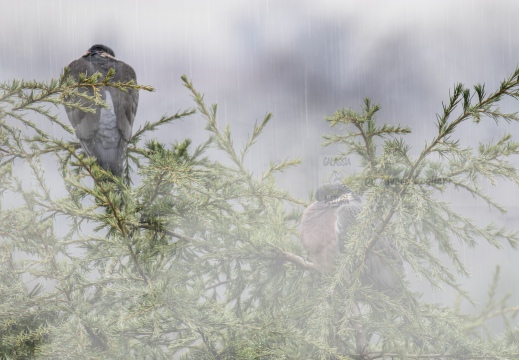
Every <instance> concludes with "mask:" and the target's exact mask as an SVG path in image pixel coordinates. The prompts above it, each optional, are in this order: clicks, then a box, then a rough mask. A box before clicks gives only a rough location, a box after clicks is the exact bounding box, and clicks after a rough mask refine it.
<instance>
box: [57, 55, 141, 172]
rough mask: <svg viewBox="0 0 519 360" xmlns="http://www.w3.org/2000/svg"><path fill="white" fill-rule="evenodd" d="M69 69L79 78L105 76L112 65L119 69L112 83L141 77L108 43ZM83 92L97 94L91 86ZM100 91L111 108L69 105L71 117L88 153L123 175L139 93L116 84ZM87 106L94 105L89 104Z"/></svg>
mask: <svg viewBox="0 0 519 360" xmlns="http://www.w3.org/2000/svg"><path fill="white" fill-rule="evenodd" d="M69 68H70V75H71V76H72V77H74V78H75V79H76V80H77V79H78V78H79V75H80V74H86V75H87V76H91V75H93V74H94V73H96V72H99V73H101V75H102V76H103V77H105V76H106V73H107V72H108V70H110V68H113V69H114V70H115V75H114V77H113V78H112V80H111V81H112V82H128V81H130V80H134V81H136V80H137V77H136V75H135V71H134V70H133V69H132V68H131V67H130V66H129V65H127V64H126V63H124V62H122V61H120V60H117V59H116V58H115V54H114V52H113V51H112V49H110V48H108V47H106V46H104V45H94V46H92V47H91V48H90V49H89V50H88V51H87V52H86V54H85V55H83V56H82V57H81V58H79V59H78V60H74V61H72V62H71V63H70V64H69ZM80 91H82V92H86V93H88V94H89V95H93V91H92V89H90V88H82V89H81V90H80ZM100 92H101V96H102V97H103V100H104V101H105V102H106V103H107V105H108V106H109V109H104V108H102V107H100V106H96V112H95V113H93V114H92V113H86V112H83V111H81V110H79V109H74V108H69V107H67V108H66V111H67V116H68V118H69V120H70V123H71V124H72V126H73V127H74V129H75V130H76V135H77V137H78V139H79V141H80V143H81V147H82V148H83V150H84V151H85V153H86V154H87V155H88V156H94V157H96V159H97V161H98V163H99V165H100V166H102V167H103V168H104V169H106V170H110V171H111V172H112V173H113V174H114V175H118V176H119V175H121V174H122V173H123V171H124V164H125V158H126V149H127V146H128V142H129V140H130V138H131V134H132V126H133V121H134V119H135V113H136V112H137V104H138V101H139V93H138V91H137V90H134V89H128V92H124V91H121V90H118V89H115V88H112V87H105V88H102V89H101V91H100ZM76 100H77V99H76ZM85 105H90V106H93V104H88V103H87V104H85Z"/></svg>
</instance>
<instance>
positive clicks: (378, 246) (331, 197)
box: [301, 184, 404, 291]
mask: <svg viewBox="0 0 519 360" xmlns="http://www.w3.org/2000/svg"><path fill="white" fill-rule="evenodd" d="M315 200H316V201H315V202H314V203H313V204H311V205H310V206H308V207H307V208H306V210H305V211H304V213H303V218H302V221H301V244H302V245H303V247H304V248H305V250H306V251H307V253H308V257H309V258H310V260H312V262H313V263H314V265H315V267H316V268H317V269H318V270H319V271H321V272H322V273H329V272H331V271H333V269H334V267H335V260H336V257H337V256H338V255H339V254H340V253H341V251H343V249H344V246H343V242H344V241H346V240H347V236H348V231H349V230H350V228H351V227H352V226H353V225H354V224H355V223H356V222H357V216H358V214H360V212H361V211H362V202H361V200H360V198H359V197H358V196H357V195H356V194H354V193H353V192H352V191H351V190H350V189H349V188H348V187H346V186H344V185H342V184H327V185H323V186H321V187H319V188H318V189H317V190H316V191H315ZM365 265H366V269H365V271H364V272H363V274H362V275H361V281H362V283H364V284H365V285H372V286H373V287H374V288H375V289H377V290H379V291H387V290H391V289H394V288H396V287H398V286H399V285H400V284H401V280H400V279H401V278H402V277H403V276H404V266H403V261H402V258H401V257H400V254H399V253H398V252H397V251H396V250H395V249H394V248H393V247H392V246H391V244H390V242H389V241H388V240H387V239H385V238H381V239H378V240H377V242H376V243H375V245H374V246H373V247H372V249H371V250H370V252H369V253H368V254H367V255H366V259H365Z"/></svg>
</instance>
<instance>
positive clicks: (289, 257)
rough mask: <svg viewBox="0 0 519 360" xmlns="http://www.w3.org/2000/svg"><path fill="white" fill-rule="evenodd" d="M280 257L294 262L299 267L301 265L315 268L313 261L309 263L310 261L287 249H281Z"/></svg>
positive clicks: (306, 267) (305, 267)
mask: <svg viewBox="0 0 519 360" xmlns="http://www.w3.org/2000/svg"><path fill="white" fill-rule="evenodd" d="M280 255H281V257H282V258H283V259H285V260H287V261H290V262H291V263H294V264H296V265H297V266H299V267H302V268H304V269H309V270H310V269H311V270H315V266H314V264H313V263H311V262H310V261H307V260H305V259H304V258H302V257H301V256H299V255H296V254H292V253H290V252H288V251H282V252H281V254H280Z"/></svg>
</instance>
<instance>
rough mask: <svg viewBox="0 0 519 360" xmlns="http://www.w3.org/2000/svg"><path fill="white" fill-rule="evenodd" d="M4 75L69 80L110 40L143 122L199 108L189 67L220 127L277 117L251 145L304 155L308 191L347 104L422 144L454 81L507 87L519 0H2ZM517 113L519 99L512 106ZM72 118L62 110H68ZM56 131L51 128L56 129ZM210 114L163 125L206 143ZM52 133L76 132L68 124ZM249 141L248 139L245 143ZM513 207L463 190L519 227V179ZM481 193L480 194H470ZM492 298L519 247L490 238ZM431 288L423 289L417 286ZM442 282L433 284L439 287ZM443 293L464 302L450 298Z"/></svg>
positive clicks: (483, 134)
mask: <svg viewBox="0 0 519 360" xmlns="http://www.w3.org/2000/svg"><path fill="white" fill-rule="evenodd" d="M0 5H1V9H2V11H1V12H0V24H1V25H0V26H1V31H0V81H8V80H11V79H13V78H16V79H21V78H23V79H26V80H29V79H36V80H43V81H48V80H50V79H51V78H56V77H58V76H59V74H60V73H61V71H62V69H63V67H64V66H65V65H67V64H68V63H69V62H70V61H72V60H74V59H76V58H78V57H80V56H81V55H83V54H84V53H85V51H86V50H87V49H88V48H89V47H90V46H91V45H93V44H96V43H101V44H105V45H108V46H110V47H111V48H112V49H113V50H114V51H115V54H116V57H117V58H118V59H120V60H123V61H125V62H127V63H128V64H130V65H131V66H132V67H133V68H134V69H135V71H136V73H137V79H138V82H139V83H140V84H145V85H152V86H154V87H155V88H156V92H153V93H146V92H141V94H140V102H139V109H138V112H137V117H136V120H135V124H134V129H137V128H139V126H141V125H142V124H144V122H145V121H147V120H149V121H153V120H157V119H158V118H159V117H160V116H162V115H163V114H174V113H175V112H176V111H178V110H182V109H185V108H188V107H193V106H194V103H193V102H192V100H191V98H190V95H189V93H188V91H187V90H186V89H185V88H184V87H183V86H182V83H181V80H180V76H181V75H182V74H185V75H187V76H188V78H189V79H190V80H191V81H193V83H194V85H195V87H196V88H197V89H198V90H199V91H201V92H203V93H205V99H206V101H207V102H209V103H218V105H219V122H220V124H227V123H229V124H231V126H232V129H233V132H234V134H235V138H237V139H242V138H244V137H245V136H246V135H247V134H249V133H250V132H251V130H252V127H253V125H254V122H255V121H256V120H258V121H261V119H262V118H263V117H264V116H265V114H266V113H267V112H272V113H273V115H274V118H273V120H272V121H271V124H270V125H269V126H268V128H267V129H266V130H265V133H264V134H263V136H262V137H261V138H260V140H259V142H258V144H257V145H256V147H255V150H254V151H253V152H252V154H251V159H250V161H249V165H250V166H251V167H252V168H254V169H258V171H260V170H261V169H264V168H265V167H266V166H268V163H269V162H270V161H280V160H282V159H285V158H287V157H288V158H297V157H299V158H301V160H302V162H303V163H302V165H301V166H299V167H297V168H294V169H292V170H291V171H289V172H287V173H286V174H285V175H284V176H282V177H280V178H279V180H280V185H281V186H282V187H284V188H287V189H290V190H292V192H293V193H294V194H296V195H298V196H300V197H301V198H305V199H306V198H308V194H309V192H310V191H312V190H313V189H314V188H315V187H316V186H318V185H319V184H320V183H321V182H322V181H323V174H324V173H326V172H327V171H328V169H326V168H324V167H323V165H322V159H323V158H324V157H326V156H327V155H334V154H335V151H336V150H335V149H323V148H321V146H320V144H321V142H322V138H321V136H322V134H324V133H325V132H328V131H330V129H329V128H328V124H327V123H326V122H325V121H324V117H325V116H327V115H330V114H332V113H333V112H334V111H335V110H337V109H339V108H342V107H352V108H354V109H359V108H360V106H361V104H362V99H363V98H365V97H370V98H371V99H372V100H373V101H374V102H377V103H379V104H380V105H381V106H382V111H381V112H380V115H379V117H380V120H382V121H385V122H390V123H393V122H395V123H401V124H406V125H409V126H411V127H412V129H413V134H412V135H409V136H407V137H406V140H407V141H408V142H409V143H411V144H412V145H413V148H414V149H416V150H415V151H416V154H418V153H419V152H420V150H421V149H422V147H423V146H424V144H425V141H426V140H428V139H430V138H431V135H432V132H433V131H435V127H434V121H435V114H436V113H438V112H440V111H441V109H442V108H441V105H442V101H447V100H448V95H449V91H450V90H451V89H452V87H453V85H454V83H456V82H462V83H464V84H466V85H468V86H472V85H474V84H476V83H480V82H481V83H486V85H487V89H488V90H491V89H494V88H495V87H496V86H497V85H498V84H499V82H500V81H501V80H502V79H504V78H505V77H506V76H508V75H509V74H510V73H512V72H513V71H514V69H515V68H516V66H517V64H518V63H519V39H518V36H517V34H519V23H518V21H517V19H518V15H519V3H518V2H516V1H513V0H510V1H499V2H490V1H479V0H478V1H468V0H465V1H460V0H458V1H456V2H453V1H437V0H434V1H432V0H431V1H323V0H320V1H311V0H308V1H266V0H257V1H253V0H249V1H210V0H207V1H201V0H200V1H193V0H192V1H128V0H121V1H106V0H103V1H93V0H89V1H66V0H64V1H50V0H46V1H34V0H26V1H17V2H14V1H8V0H0ZM503 107H504V108H505V109H506V110H510V111H517V110H519V104H518V103H513V102H510V101H508V102H505V103H504V106H503ZM57 111H60V112H61V113H62V114H63V117H64V118H65V114H64V110H63V109H62V108H59V109H57ZM42 127H44V128H45V124H42ZM203 127H204V122H203V120H202V119H201V118H200V117H199V116H198V115H197V116H195V117H192V118H190V119H188V120H184V121H182V122H177V123H174V125H173V126H171V127H168V128H167V131H164V130H165V129H163V130H162V131H161V132H157V133H156V134H154V136H156V137H157V138H158V139H159V140H160V141H162V142H165V143H171V142H174V141H178V140H182V139H184V138H186V137H190V138H192V139H193V141H194V143H195V144H198V143H200V142H202V141H204V140H205V139H206V138H207V133H206V132H205V130H203ZM47 129H48V130H49V131H53V132H54V134H55V135H57V136H60V137H61V136H62V137H64V138H71V136H70V135H69V134H67V133H65V132H63V131H62V130H61V129H58V128H57V127H56V128H54V129H52V128H50V127H49V126H47ZM518 129H519V124H512V125H507V124H500V125H499V127H496V126H495V124H493V123H491V122H490V121H485V122H483V123H481V124H479V125H478V126H477V127H476V126H475V125H473V124H465V125H464V126H463V127H461V128H460V131H459V132H458V135H459V136H461V137H462V141H463V143H464V144H472V145H475V144H477V143H478V142H479V141H489V140H491V139H496V138H498V136H499V134H502V133H503V132H505V131H510V132H512V133H513V134H515V135H519V131H518ZM240 143H241V141H236V142H235V144H237V145H239V144H240ZM490 191H491V193H492V194H494V195H495V196H496V197H497V198H498V199H499V200H501V202H502V203H504V204H505V205H507V206H509V207H510V212H509V214H507V215H506V216H502V215H499V216H498V215H497V214H494V213H493V212H492V213H490V212H489V209H488V207H486V206H485V205H484V204H482V203H479V202H474V201H471V200H470V199H466V198H465V197H460V196H458V195H457V194H454V193H451V194H449V198H450V199H452V201H453V202H454V204H455V205H456V206H457V207H458V209H459V210H460V211H461V212H463V213H464V214H466V215H470V216H472V217H474V218H477V219H480V220H481V221H484V222H487V221H489V220H490V219H495V221H497V222H498V223H499V224H501V225H506V226H509V227H513V228H519V227H518V226H517V219H518V218H519V216H518V213H519V211H518V210H517V209H518V208H517V200H518V196H519V195H518V193H517V190H516V187H515V186H510V185H509V184H503V183H498V185H497V186H496V187H494V188H491V189H490ZM469 200H470V201H469ZM460 251H461V252H462V254H463V256H464V258H465V260H466V262H467V264H469V269H470V270H471V272H472V278H471V279H469V280H468V282H467V286H469V288H471V289H472V291H473V293H474V294H475V295H476V296H477V297H478V298H479V297H483V296H484V295H485V293H486V285H487V284H488V282H489V281H490V278H491V274H492V272H493V270H494V267H495V265H496V264H501V265H502V274H503V276H504V278H503V280H504V281H503V282H502V283H501V287H500V289H501V291H502V292H508V291H510V292H513V293H515V294H516V295H517V294H518V293H519V289H518V286H517V285H518V281H519V275H518V271H517V268H518V265H517V264H518V255H519V254H518V253H516V252H512V251H509V249H508V248H507V247H506V246H505V249H504V250H501V251H498V250H494V249H492V248H490V247H489V246H486V245H485V244H482V246H480V247H479V248H478V249H476V250H475V251H474V250H470V249H465V248H463V247H461V248H460ZM414 285H415V286H416V287H417V288H419V287H420V284H419V283H418V282H417V283H415V284H414ZM427 289H428V287H425V290H427ZM430 296H431V298H430V301H446V302H450V301H452V299H451V297H450V295H449V293H446V292H435V293H432V294H430Z"/></svg>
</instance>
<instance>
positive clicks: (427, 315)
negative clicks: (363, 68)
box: [0, 70, 519, 359]
mask: <svg viewBox="0 0 519 360" xmlns="http://www.w3.org/2000/svg"><path fill="white" fill-rule="evenodd" d="M182 79H183V82H184V84H185V86H186V88H187V89H188V91H189V92H190V93H191V94H192V96H193V100H194V102H195V104H196V109H188V110H186V111H181V112H178V113H176V114H175V115H173V116H168V117H163V118H161V119H159V120H158V121H155V122H150V123H146V124H145V125H144V126H143V127H142V128H141V129H138V130H137V131H136V133H135V134H134V136H133V138H132V141H131V144H130V148H129V156H128V158H129V160H128V161H129V165H130V166H128V167H127V168H128V169H130V168H132V169H134V171H130V170H129V171H128V173H127V174H126V177H125V179H121V178H117V177H114V176H113V175H111V174H110V173H109V172H106V171H104V170H103V169H102V168H100V167H99V166H97V164H96V162H95V159H92V158H87V157H84V156H83V155H82V152H81V150H79V146H78V144H77V143H74V142H70V141H64V140H61V139H57V138H56V137H54V136H53V135H51V134H49V133H47V132H45V131H43V130H42V129H41V126H39V125H38V124H37V123H36V122H35V121H29V120H28V119H27V113H28V112H35V113H37V114H38V115H39V118H38V119H40V120H41V121H47V122H51V123H52V124H54V125H53V126H57V127H60V128H63V129H65V130H66V131H68V132H70V133H73V130H72V129H71V128H70V127H69V126H68V125H66V124H65V123H63V122H62V121H61V118H62V117H60V115H58V114H57V113H55V112H53V111H51V109H52V106H53V105H60V104H61V105H67V106H74V107H78V108H81V109H84V110H85V111H92V109H89V108H84V107H83V105H82V102H81V100H80V101H77V102H75V103H73V102H70V101H69V99H70V98H72V95H74V96H80V97H83V98H84V97H85V96H87V95H84V93H79V92H78V91H77V90H78V88H80V87H83V86H89V87H92V88H94V89H99V87H101V86H115V87H117V88H119V89H122V90H124V89H125V88H128V87H133V88H138V89H140V90H153V89H152V88H151V87H146V86H140V85H137V84H134V83H125V84H122V83H115V84H114V83H112V82H110V74H109V75H108V76H107V78H105V79H100V78H99V75H93V76H91V77H84V78H80V79H79V80H78V82H75V81H74V80H73V79H71V78H70V77H69V76H68V74H67V72H66V71H65V72H64V74H63V75H62V76H61V78H60V79H58V80H53V81H51V82H50V83H49V84H46V83H42V82H24V81H13V82H11V83H4V84H0V91H1V93H0V172H1V175H0V191H1V192H2V197H1V201H2V202H1V204H0V205H1V212H0V251H1V252H0V253H1V256H2V261H1V262H0V278H1V282H0V298H1V299H2V301H1V302H0V358H2V359H28V358H35V357H36V358H41V359H63V358H73V359H83V358H85V359H86V358H88V359H96V358H99V359H107V358H110V359H112V358H113V359H128V358H137V359H171V358H179V359H350V358H364V359H380V358H388V359H389V358H411V359H412V358H422V359H423V358H438V359H439V358H467V359H468V358H471V359H473V358H489V359H490V358H514V357H517V356H519V349H518V345H517V342H516V340H515V339H516V337H517V335H518V328H517V326H516V325H514V317H515V315H516V313H517V307H516V306H515V307H514V306H511V305H509V304H508V298H506V297H505V298H497V296H496V295H495V294H496V286H497V281H498V278H499V276H498V272H496V276H495V281H494V283H493V284H491V286H490V290H489V301H488V304H487V306H486V308H485V309H484V310H483V311H482V313H481V314H476V315H470V316H469V315H467V314H463V313H461V312H460V310H459V308H458V307H445V306H440V305H436V304H427V303H426V302H424V301H423V300H422V299H421V298H420V296H419V294H416V293H412V292H411V291H408V290H406V291H405V292H404V293H403V294H400V295H399V296H394V294H385V293H379V292H377V291H375V290H373V289H371V288H369V287H366V286H363V285H362V284H361V282H360V281H359V278H360V274H361V272H362V269H363V266H364V261H363V260H364V258H365V255H366V253H367V252H368V251H370V249H371V247H372V246H373V245H374V244H375V243H376V241H377V239H378V238H379V237H380V236H388V237H391V238H392V239H394V242H395V246H396V247H397V249H398V251H399V252H400V253H401V254H402V257H403V258H404V259H405V260H406V261H407V262H408V263H409V264H410V266H411V267H412V270H413V271H414V272H416V273H417V274H419V275H421V276H423V278H425V279H427V280H428V281H430V282H431V284H433V285H435V286H442V285H445V284H446V285H449V286H452V287H454V288H455V289H457V290H458V291H459V292H460V294H463V296H468V294H466V293H465V292H464V291H463V289H462V288H461V287H460V285H459V283H458V279H459V278H460V276H463V275H465V274H466V269H465V267H464V265H463V262H462V261H461V259H460V258H459V255H458V254H457V253H456V249H455V247H454V246H453V241H455V240H458V241H462V242H465V243H466V244H468V245H470V246H475V245H476V244H477V242H479V241H482V240H485V241H488V242H490V243H491V244H493V245H495V246H500V244H502V242H503V241H506V242H508V243H509V244H511V245H512V246H513V247H516V246H517V241H518V238H517V234H515V233H509V232H507V231H506V230H505V229H497V228H495V227H493V226H487V227H480V226H478V225H477V224H474V223H473V222H472V221H471V220H470V219H468V218H466V217H464V216H462V215H460V214H458V213H456V212H455V211H453V210H452V209H451V208H450V206H449V204H448V203H445V202H440V201H438V200H437V199H436V198H435V194H436V192H438V191H442V190H443V189H444V188H446V187H448V186H456V187H458V188H460V189H463V190H465V191H468V192H470V193H471V194H473V195H474V196H478V197H480V198H481V199H482V200H483V201H486V202H488V203H489V204H490V205H492V206H494V207H495V208H496V209H498V210H503V209H502V208H501V207H499V205H497V204H495V203H494V202H493V201H492V200H491V199H490V198H489V197H488V196H486V195H485V194H483V193H482V192H481V190H480V188H479V186H478V184H479V182H480V181H481V178H490V179H494V178H496V177H501V178H504V179H509V180H512V181H515V182H516V183H517V182H518V180H519V179H518V175H517V171H516V169H515V168H514V167H513V166H512V165H511V164H510V162H509V161H508V159H509V157H510V156H512V155H515V154H516V153H517V152H518V147H519V143H516V142H514V141H513V139H512V137H511V136H510V135H506V136H504V137H503V138H502V139H500V140H499V141H498V142H496V143H494V144H486V145H482V146H480V147H479V148H478V149H477V150H475V149H471V148H462V147H461V146H460V145H459V143H458V142H457V141H456V138H455V130H457V128H458V127H459V126H460V125H461V124H462V123H465V122H468V121H469V120H471V119H473V120H475V123H477V122H479V121H487V120H488V119H489V118H490V119H495V120H498V119H503V120H505V121H517V120H518V119H517V116H516V115H515V114H505V113H501V112H500V110H499V108H498V107H497V105H498V103H499V101H500V100H501V98H502V97H503V96H511V97H514V98H516V97H518V96H519V93H518V89H519V70H518V71H516V72H514V74H513V75H512V76H511V77H510V78H508V79H506V80H505V81H504V82H503V83H502V85H501V87H500V88H499V89H498V90H496V91H495V92H494V93H491V94H488V95H487V94H486V93H485V90H484V87H483V86H476V87H475V88H474V91H470V90H469V89H466V88H464V87H463V86H462V85H457V86H456V87H455V90H454V93H453V94H452V95H451V98H450V100H449V103H448V104H446V105H445V106H444V113H443V114H441V115H440V116H438V119H437V128H438V133H437V134H435V135H434V137H433V139H431V140H430V141H429V142H428V143H427V145H426V146H425V148H424V149H423V151H422V152H421V153H420V156H419V157H418V158H416V159H412V158H411V157H410V156H409V147H408V146H407V145H406V143H405V141H404V140H403V138H404V136H405V135H406V134H409V133H410V132H411V129H408V128H405V127H400V126H389V125H380V124H378V123H377V120H376V114H377V112H378V111H379V107H378V106H376V105H373V104H371V102H369V101H368V100H366V102H365V104H364V108H363V110H362V111H361V112H359V113H357V112H355V111H353V110H340V111H338V112H337V113H336V114H334V115H332V116H330V117H329V118H328V119H327V120H328V121H329V122H330V124H331V126H332V127H334V129H338V130H337V131H335V132H334V133H333V134H331V135H327V136H326V137H325V138H326V142H325V145H329V144H340V145H341V146H342V147H343V149H344V153H345V154H349V155H352V156H353V155H355V156H359V157H360V158H361V159H362V161H363V170H362V172H360V173H358V174H354V175H352V176H350V177H349V178H346V179H344V181H345V182H346V183H347V184H348V185H349V186H351V187H352V188H354V190H355V191H357V192H358V193H360V194H363V198H364V201H365V204H366V205H365V208H364V211H363V212H362V214H361V217H360V219H359V223H358V226H357V227H356V228H355V229H354V230H353V231H352V235H351V237H350V239H349V242H348V244H347V246H346V251H345V253H344V255H343V256H342V258H341V259H340V264H339V266H338V268H337V271H336V272H335V274H333V275H330V276H323V275H321V274H319V273H318V272H317V271H316V270H315V269H314V268H313V265H312V264H311V263H310V262H309V261H307V260H306V259H305V254H304V253H303V252H302V249H301V247H300V245H299V241H298V222H299V218H300V215H301V211H302V209H303V207H304V206H305V205H307V203H306V202H304V201H301V200H298V199H295V198H294V197H293V196H292V195H291V194H290V193H289V192H288V191H286V190H283V189H280V188H279V187H277V186H276V181H275V175H276V174H277V173H279V172H282V171H286V170H288V169H289V168H290V167H291V166H294V165H296V164H297V163H298V161H297V160H284V161H281V162H280V163H272V164H271V165H270V166H269V167H268V168H267V169H265V171H264V172H263V173H261V174H254V173H253V172H252V171H251V170H250V169H248V168H247V167H246V165H245V160H246V157H247V156H248V154H249V152H250V149H251V147H252V146H254V144H255V142H256V141H258V138H259V136H260V135H261V133H262V130H263V129H264V128H265V126H266V125H267V124H268V122H269V121H270V120H271V115H270V114H268V115H267V116H266V117H265V118H264V119H263V120H262V121H261V122H260V123H259V124H256V125H255V126H254V127H253V129H252V131H251V135H250V136H249V138H248V139H247V140H246V141H245V143H244V144H243V145H242V146H237V145H235V144H234V141H233V136H232V132H231V128H230V127H229V126H226V127H222V126H220V124H219V123H218V120H217V106H216V105H212V106H208V105H206V103H205V102H204V98H203V96H202V95H201V94H200V93H199V92H198V91H197V90H196V89H195V88H194V87H193V85H192V84H191V83H190V82H189V81H188V80H187V79H186V78H185V77H183V78H182ZM95 94H98V93H97V92H95V93H94V96H93V97H90V98H88V99H87V100H92V101H94V102H95V103H96V104H100V105H103V106H104V105H106V104H103V102H102V100H101V99H100V98H99V97H97V96H96V95H95ZM85 99H86V98H85ZM195 113H196V114H198V115H199V116H201V117H202V118H204V120H205V124H206V131H207V133H208V139H207V141H206V142H205V143H203V144H201V145H199V146H197V147H195V148H193V147H192V144H191V141H190V140H189V139H185V140H184V141H182V142H179V143H175V144H161V143H159V142H157V141H148V142H145V143H144V144H143V141H142V139H143V138H145V135H147V134H148V133H149V132H151V131H153V130H156V129H158V128H161V127H164V126H174V124H172V123H173V122H174V121H175V120H177V119H183V118H187V117H190V116H194V115H195ZM454 114H458V115H456V116H455V115H454ZM465 126H476V125H475V124H474V123H473V124H472V125H471V124H470V123H468V124H466V125H465ZM215 153H218V154H219V155H218V157H219V158H221V156H222V155H223V156H224V157H225V159H226V160H225V161H216V160H215V156H214V154H215ZM435 155H439V156H435ZM49 163H57V164H59V171H58V172H59V176H56V174H54V173H53V170H52V168H49V167H48V166H46V164H49ZM17 169H24V170H23V171H24V172H23V173H22V174H19V173H17ZM432 177H435V178H445V179H448V181H447V182H445V183H441V184H433V185H427V186H426V185H425V180H426V179H429V178H432ZM388 178H398V179H399V182H398V184H396V185H395V186H391V187H388V186H386V183H385V181H384V180H385V179H388ZM107 179H108V180H109V181H107ZM366 179H372V181H371V183H370V186H369V187H368V186H367V185H366V181H365V180H366ZM56 189H59V190H56ZM373 224H375V226H373ZM434 246H437V247H438V248H439V249H440V250H441V251H443V252H444V253H445V254H447V255H448V256H449V258H450V261H451V264H444V263H441V262H440V261H439V260H438V257H437V254H436V253H435V252H434ZM451 265H454V267H455V268H456V270H457V271H455V272H453V271H452V270H451V268H452V266H451ZM403 285H405V282H404V283H403ZM410 299H416V300H410ZM495 317H502V318H504V319H505V320H506V321H507V324H508V325H509V326H508V328H507V330H506V332H505V333H504V334H501V335H499V334H490V335H489V336H485V337H483V336H481V333H482V332H481V329H482V328H484V327H485V325H486V324H487V322H488V321H489V320H491V319H493V318H495Z"/></svg>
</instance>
